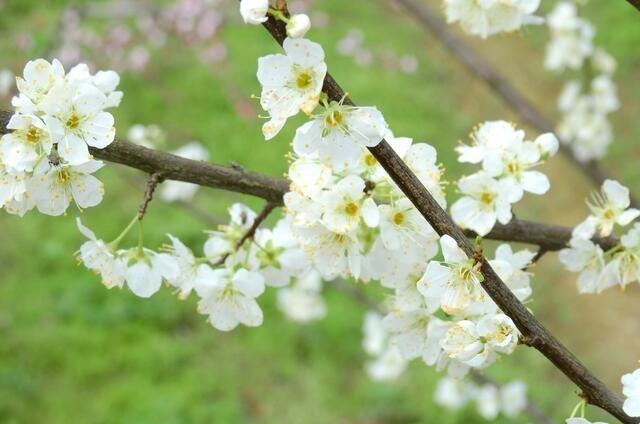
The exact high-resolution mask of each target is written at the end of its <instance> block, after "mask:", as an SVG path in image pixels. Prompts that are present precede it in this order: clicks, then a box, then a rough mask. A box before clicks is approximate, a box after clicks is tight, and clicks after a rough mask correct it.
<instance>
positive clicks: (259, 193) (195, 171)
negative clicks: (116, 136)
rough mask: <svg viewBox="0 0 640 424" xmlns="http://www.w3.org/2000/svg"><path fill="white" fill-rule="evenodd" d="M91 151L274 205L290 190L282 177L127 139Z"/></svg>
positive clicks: (105, 158)
mask: <svg viewBox="0 0 640 424" xmlns="http://www.w3.org/2000/svg"><path fill="white" fill-rule="evenodd" d="M90 150H91V153H92V154H93V155H94V156H95V157H96V158H98V159H103V160H107V161H109V162H114V163H119V164H122V165H126V166H128V167H131V168H136V169H139V170H140V171H143V172H146V173H148V174H153V173H155V172H161V173H162V174H163V176H164V178H165V179H167V180H176V181H184V182H188V183H194V184H198V185H201V186H205V187H211V188H218V189H224V190H227V191H233V192H237V193H243V194H250V195H252V196H256V197H260V198H262V199H265V200H267V201H270V202H273V203H276V204H281V203H282V196H283V195H284V193H286V192H287V191H289V182H288V181H287V180H285V179H281V178H273V177H269V176H267V175H264V174H260V173H257V172H252V171H247V170H244V169H242V168H239V167H228V166H222V165H216V164H213V163H209V162H203V161H196V160H191V159H185V158H182V157H180V156H176V155H172V154H170V153H165V152H161V151H158V150H153V149H148V148H146V147H142V146H139V145H136V144H132V143H128V142H126V141H116V142H114V143H112V144H110V145H109V146H107V147H106V148H105V149H94V148H91V149H90Z"/></svg>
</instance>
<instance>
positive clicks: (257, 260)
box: [248, 219, 309, 287]
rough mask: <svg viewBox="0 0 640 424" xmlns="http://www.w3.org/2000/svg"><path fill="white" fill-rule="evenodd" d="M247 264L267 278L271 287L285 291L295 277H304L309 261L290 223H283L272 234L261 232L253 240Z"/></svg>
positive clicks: (266, 281) (281, 221)
mask: <svg viewBox="0 0 640 424" xmlns="http://www.w3.org/2000/svg"><path fill="white" fill-rule="evenodd" d="M248 264H249V267H250V269H251V270H253V271H257V272H259V273H260V274H262V276H263V277H264V282H265V284H266V285H268V286H273V287H283V286H285V285H287V284H289V281H290V280H291V278H292V277H294V276H297V275H302V274H304V271H305V270H306V269H308V268H309V258H308V257H307V255H306V254H305V252H304V251H303V250H302V249H301V248H300V245H299V244H298V241H297V240H296V238H295V237H294V235H293V233H292V232H291V227H290V224H289V221H288V220H287V219H281V220H280V221H278V223H277V224H276V225H275V227H274V228H273V230H269V229H266V228H263V229H258V230H257V231H256V234H255V236H254V238H253V244H252V248H251V249H250V253H249V258H248Z"/></svg>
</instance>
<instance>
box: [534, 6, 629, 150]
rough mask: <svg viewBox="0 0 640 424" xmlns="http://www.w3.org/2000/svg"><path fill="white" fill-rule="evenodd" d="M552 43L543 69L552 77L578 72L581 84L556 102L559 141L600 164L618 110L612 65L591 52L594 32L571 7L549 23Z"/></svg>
mask: <svg viewBox="0 0 640 424" xmlns="http://www.w3.org/2000/svg"><path fill="white" fill-rule="evenodd" d="M547 23H548V25H549V30H550V32H551V40H550V41H549V44H548V46H547V55H546V58H545V67H546V68H548V69H551V70H554V71H562V70H565V69H567V68H569V69H581V71H582V73H583V78H582V79H581V80H580V81H578V80H572V81H569V82H568V83H567V84H566V85H565V87H564V90H563V91H562V94H561V95H560V98H559V99H558V109H559V110H560V112H561V114H562V119H561V121H560V123H559V125H558V135H559V136H560V138H561V140H562V141H563V142H565V143H568V144H569V145H570V146H571V149H572V150H573V152H574V154H575V156H576V157H577V158H578V160H580V161H585V162H586V161H589V160H593V159H600V158H602V157H603V156H604V155H605V154H606V152H607V147H608V145H609V144H610V143H611V140H612V138H613V131H612V129H611V124H610V123H609V120H608V118H607V115H608V114H609V113H611V112H613V111H615V110H616V109H618V108H619V107H620V102H619V101H618V97H617V93H616V86H615V84H614V83H613V81H612V80H611V75H612V74H613V73H614V72H615V69H616V61H615V59H614V58H613V57H611V56H610V55H609V54H608V53H607V52H605V51H604V50H602V49H600V48H596V47H594V46H593V37H594V35H595V30H594V29H593V27H592V26H591V24H590V23H589V22H587V21H586V20H584V19H582V18H580V17H579V16H578V13H577V6H576V4H575V3H574V2H569V1H561V2H559V3H558V4H557V5H556V6H555V8H554V9H553V11H552V12H551V14H549V16H548V18H547Z"/></svg>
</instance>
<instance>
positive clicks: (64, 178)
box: [58, 168, 71, 184]
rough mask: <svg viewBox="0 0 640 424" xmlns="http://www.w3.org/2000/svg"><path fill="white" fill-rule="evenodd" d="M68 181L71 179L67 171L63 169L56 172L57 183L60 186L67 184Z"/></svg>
mask: <svg viewBox="0 0 640 424" xmlns="http://www.w3.org/2000/svg"><path fill="white" fill-rule="evenodd" d="M70 179H71V174H69V170H68V169H66V168H63V169H61V170H60V171H58V182H59V183H60V184H67V183H68V182H69V180H70Z"/></svg>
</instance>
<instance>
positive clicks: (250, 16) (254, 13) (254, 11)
mask: <svg viewBox="0 0 640 424" xmlns="http://www.w3.org/2000/svg"><path fill="white" fill-rule="evenodd" d="M268 11H269V0H241V1H240V14H241V15H242V19H243V20H244V22H245V23H247V24H252V25H260V24H261V23H263V22H266V20H267V12H268Z"/></svg>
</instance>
